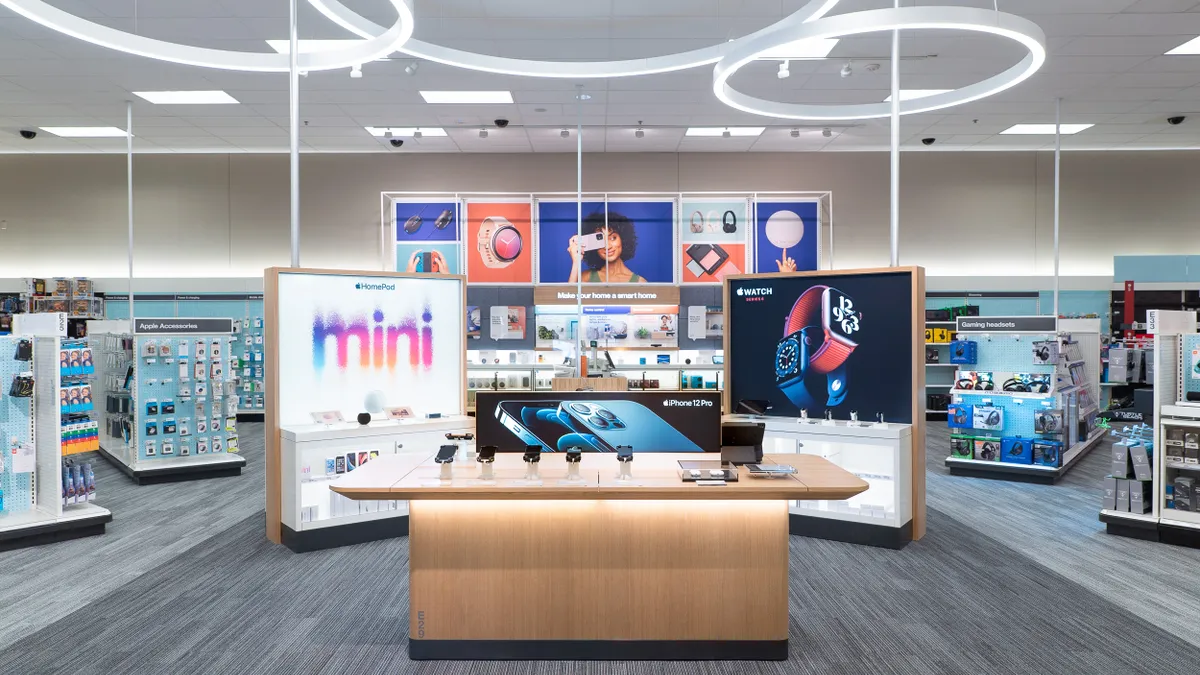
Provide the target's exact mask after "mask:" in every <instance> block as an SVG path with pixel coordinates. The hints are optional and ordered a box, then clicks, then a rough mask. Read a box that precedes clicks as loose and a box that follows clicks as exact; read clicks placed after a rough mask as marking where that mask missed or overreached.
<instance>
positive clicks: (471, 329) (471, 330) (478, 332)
mask: <svg viewBox="0 0 1200 675" xmlns="http://www.w3.org/2000/svg"><path fill="white" fill-rule="evenodd" d="M480 316H481V315H480V312H479V306H478V305H467V337H469V338H471V339H472V340H478V339H479V338H481V337H483V326H482V325H481V324H480V323H479V322H480Z"/></svg>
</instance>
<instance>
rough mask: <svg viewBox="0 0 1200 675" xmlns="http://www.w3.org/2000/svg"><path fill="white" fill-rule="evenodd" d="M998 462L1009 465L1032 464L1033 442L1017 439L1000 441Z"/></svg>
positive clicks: (1026, 439)
mask: <svg viewBox="0 0 1200 675" xmlns="http://www.w3.org/2000/svg"><path fill="white" fill-rule="evenodd" d="M1000 461H1001V462H1007V463H1009V464H1033V441H1031V440H1030V439H1028V438H1019V437H1018V438H1003V439H1001V440H1000Z"/></svg>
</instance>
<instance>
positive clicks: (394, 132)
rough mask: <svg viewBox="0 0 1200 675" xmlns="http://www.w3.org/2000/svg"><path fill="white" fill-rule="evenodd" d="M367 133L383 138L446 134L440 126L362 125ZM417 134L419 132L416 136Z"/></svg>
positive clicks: (439, 135)
mask: <svg viewBox="0 0 1200 675" xmlns="http://www.w3.org/2000/svg"><path fill="white" fill-rule="evenodd" d="M363 128H364V129H366V130H367V133H369V134H371V135H372V136H380V137H383V138H391V137H393V136H401V137H404V138H422V137H425V136H428V137H430V138H432V137H435V136H437V137H442V136H445V135H446V130H445V129H443V128H441V127H363ZM418 134H420V135H419V136H418Z"/></svg>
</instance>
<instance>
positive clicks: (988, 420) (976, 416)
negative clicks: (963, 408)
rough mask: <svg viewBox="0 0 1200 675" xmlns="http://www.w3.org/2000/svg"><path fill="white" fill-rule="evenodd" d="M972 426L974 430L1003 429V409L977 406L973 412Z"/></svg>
mask: <svg viewBox="0 0 1200 675" xmlns="http://www.w3.org/2000/svg"><path fill="white" fill-rule="evenodd" d="M972 420H973V424H972V426H973V427H974V428H976V429H986V430H988V431H999V430H1000V429H1003V428H1004V408H1001V407H999V406H994V405H977V406H975V408H974V410H973V416H972Z"/></svg>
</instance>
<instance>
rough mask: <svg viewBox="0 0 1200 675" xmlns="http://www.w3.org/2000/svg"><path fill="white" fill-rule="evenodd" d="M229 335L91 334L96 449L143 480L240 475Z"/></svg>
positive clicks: (140, 321) (226, 323)
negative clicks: (98, 407)
mask: <svg viewBox="0 0 1200 675" xmlns="http://www.w3.org/2000/svg"><path fill="white" fill-rule="evenodd" d="M183 321H188V320H180V319H167V320H158V319H141V318H139V319H137V320H136V323H137V324H138V327H139V328H140V327H142V326H143V325H153V324H154V322H161V323H166V322H183ZM202 321H203V320H202ZM207 321H215V322H217V323H222V322H223V325H224V326H225V328H226V330H228V329H229V327H230V323H229V320H227V319H225V320H222V319H209V320H207ZM232 339H233V338H232V336H231V334H230V333H229V332H224V331H223V332H208V331H204V330H201V331H197V332H185V333H172V334H155V333H149V332H145V333H143V332H139V333H138V334H136V335H128V334H111V333H99V334H96V335H94V336H92V338H91V344H92V349H93V351H94V352H96V361H97V368H96V370H97V378H96V379H97V381H98V382H99V383H101V384H102V385H103V388H104V396H105V406H104V414H103V424H102V425H101V428H102V432H101V441H100V454H101V455H103V456H104V457H105V458H106V459H108V460H109V461H110V462H112V463H113V465H115V466H116V467H117V468H118V469H120V470H121V471H123V472H124V473H125V474H127V475H128V476H129V477H130V478H133V479H134V480H135V481H137V482H138V483H139V484H143V485H144V484H147V483H157V482H171V481H179V480H191V479H198V478H214V477H220V476H234V475H238V474H240V473H241V470H242V467H243V466H245V465H246V459H245V458H244V457H242V456H241V455H239V454H236V453H237V450H238V436H237V391H236V384H235V379H234V375H233V370H234V366H235V365H236V363H237V360H236V358H234V357H232V356H230V351H229V350H230V347H231V346H232ZM152 351H153V353H151V352H152Z"/></svg>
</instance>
